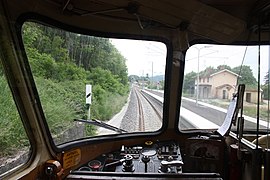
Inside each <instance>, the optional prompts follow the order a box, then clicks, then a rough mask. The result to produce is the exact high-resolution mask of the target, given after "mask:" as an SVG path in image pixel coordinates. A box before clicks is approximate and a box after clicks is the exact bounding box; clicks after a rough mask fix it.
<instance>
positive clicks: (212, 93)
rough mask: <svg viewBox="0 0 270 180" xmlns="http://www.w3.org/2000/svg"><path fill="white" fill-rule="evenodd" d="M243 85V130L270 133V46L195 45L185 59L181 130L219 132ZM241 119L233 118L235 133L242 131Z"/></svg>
mask: <svg viewBox="0 0 270 180" xmlns="http://www.w3.org/2000/svg"><path fill="white" fill-rule="evenodd" d="M258 52H260V53H258ZM259 61H260V63H261V65H260V68H258V62H259ZM258 69H259V70H258ZM240 84H243V85H245V91H244V92H243V93H242V107H241V110H240V111H239V112H238V117H240V116H241V117H244V123H243V130H244V131H246V132H254V133H255V132H256V131H257V128H258V129H259V131H262V132H266V131H267V129H269V128H268V127H269V123H268V122H269V121H268V118H269V115H268V114H269V112H268V105H269V101H268V99H269V98H268V96H269V93H268V89H269V88H268V84H269V46H240V45H239V46H236V45H235V46H233V45H230V46H229V45H209V44H196V45H193V46H191V47H190V48H189V49H188V51H187V54H186V60H185V72H184V81H183V89H182V103H181V108H180V120H179V129H180V130H182V131H187V130H206V131H207V130H210V131H213V130H214V131H215V130H217V129H218V128H219V127H220V126H221V125H222V124H223V122H224V120H225V119H226V115H227V112H228V108H229V105H230V103H231V102H232V101H233V99H234V97H235V96H236V95H237V93H238V87H239V85H240ZM258 116H259V119H260V124H259V127H257V124H256V123H257V119H258V118H257V117H258ZM232 118H233V117H232ZM238 120H239V119H238V118H237V117H234V119H232V126H231V130H232V131H233V132H236V131H238V130H239V124H237V123H238Z"/></svg>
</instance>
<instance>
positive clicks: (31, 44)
mask: <svg viewBox="0 0 270 180" xmlns="http://www.w3.org/2000/svg"><path fill="white" fill-rule="evenodd" d="M22 32H23V40H24V45H25V49H26V52H27V56H28V59H29V62H30V66H31V70H32V72H33V75H34V78H35V82H36V85H37V89H38V92H39V95H40V100H41V103H42V107H43V110H44V114H45V116H46V120H47V122H48V124H49V127H50V130H51V132H52V134H53V136H57V135H58V134H60V133H61V132H63V131H65V130H66V129H67V128H70V127H71V126H72V125H73V124H74V123H73V119H74V118H84V119H85V118H86V117H87V111H86V110H87V107H86V105H85V84H92V105H91V118H96V119H100V120H108V119H110V118H111V117H112V116H113V115H114V114H115V113H117V112H118V111H119V110H120V109H121V107H122V106H123V105H124V103H125V101H126V99H127V95H128V92H129V87H128V76H127V67H126V64H125V62H126V59H125V58H124V57H123V56H122V55H121V54H120V53H119V52H118V50H117V49H116V48H115V47H114V46H113V45H112V44H111V43H110V41H109V39H105V38H99V37H91V36H85V35H78V34H74V33H70V32H66V31H62V30H60V29H53V28H50V27H45V26H42V25H38V24H35V23H25V24H24V26H23V30H22ZM31 32H33V34H31ZM95 131H96V128H95V127H93V126H89V125H87V126H86V134H87V135H95Z"/></svg>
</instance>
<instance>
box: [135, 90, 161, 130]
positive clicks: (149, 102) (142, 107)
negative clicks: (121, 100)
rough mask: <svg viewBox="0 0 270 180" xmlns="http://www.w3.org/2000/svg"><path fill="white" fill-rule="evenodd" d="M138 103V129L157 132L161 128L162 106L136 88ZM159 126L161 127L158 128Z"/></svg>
mask: <svg viewBox="0 0 270 180" xmlns="http://www.w3.org/2000/svg"><path fill="white" fill-rule="evenodd" d="M134 90H135V94H136V99H137V103H138V122H139V123H138V125H139V127H138V129H139V131H155V130H158V129H159V128H160V127H161V123H162V104H161V103H157V102H155V99H154V98H153V97H151V96H149V95H147V94H146V93H144V92H142V91H141V90H140V89H138V88H135V89H134ZM157 126H159V127H157Z"/></svg>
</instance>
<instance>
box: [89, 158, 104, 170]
mask: <svg viewBox="0 0 270 180" xmlns="http://www.w3.org/2000/svg"><path fill="white" fill-rule="evenodd" d="M88 166H89V167H90V168H91V169H92V170H93V171H98V170H99V169H100V167H101V162H100V161H99V160H92V161H90V162H89V163H88Z"/></svg>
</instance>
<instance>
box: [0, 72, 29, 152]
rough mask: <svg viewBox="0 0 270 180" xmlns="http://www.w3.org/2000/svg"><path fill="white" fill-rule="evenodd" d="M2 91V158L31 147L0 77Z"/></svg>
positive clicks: (0, 100)
mask: <svg viewBox="0 0 270 180" xmlns="http://www.w3.org/2000/svg"><path fill="white" fill-rule="evenodd" d="M0 89H1V96H0V102H1V103H0V108H1V110H0V117H1V121H0V130H1V131H0V156H2V155H9V154H14V152H16V151H17V150H18V149H23V148H24V147H29V141H28V139H27V138H26V134H25V131H24V128H23V125H22V122H21V119H20V116H19V114H18V111H16V106H15V103H14V101H13V98H12V96H11V92H10V89H9V87H8V84H7V82H6V80H5V78H4V77H3V76H0Z"/></svg>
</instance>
